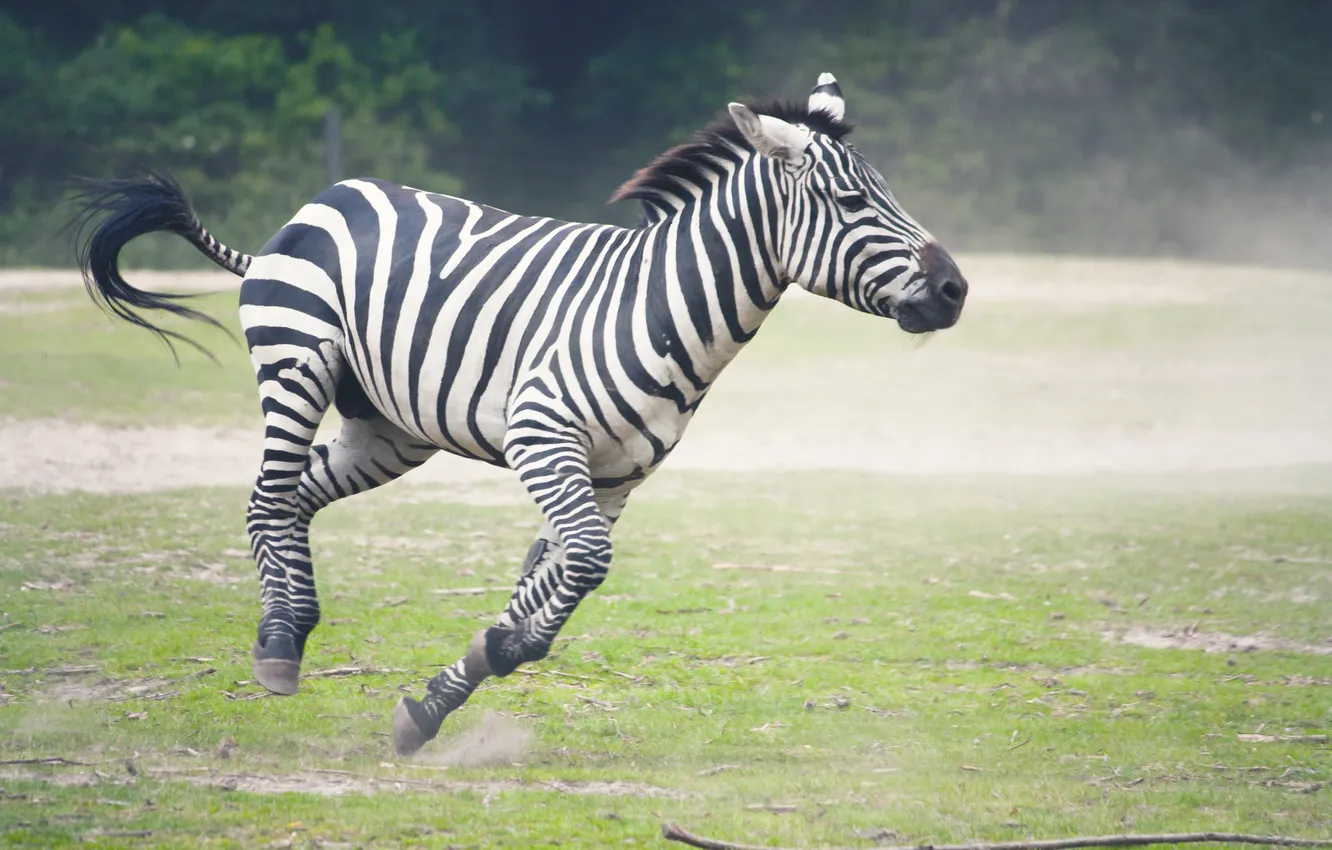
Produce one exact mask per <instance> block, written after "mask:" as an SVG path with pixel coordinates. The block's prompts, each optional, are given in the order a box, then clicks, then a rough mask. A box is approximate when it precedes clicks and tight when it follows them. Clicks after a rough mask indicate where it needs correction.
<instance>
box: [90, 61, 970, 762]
mask: <svg viewBox="0 0 1332 850" xmlns="http://www.w3.org/2000/svg"><path fill="white" fill-rule="evenodd" d="M845 108H846V106H845V100H844V98H843V95H842V91H841V88H840V86H839V85H838V83H837V81H836V79H835V78H834V77H833V76H832V75H831V74H823V75H821V76H820V77H819V78H818V83H817V85H816V86H815V88H814V89H813V91H812V92H811V94H810V95H809V98H808V101H807V103H805V104H799V103H793V102H782V101H779V100H747V101H745V102H743V103H741V102H736V103H731V104H729V106H728V107H727V109H726V111H725V112H722V113H719V115H718V117H717V118H716V119H715V120H714V121H713V122H712V123H710V124H709V125H708V126H707V127H706V128H704V129H703V130H701V131H699V132H698V133H696V134H695V135H694V136H693V138H692V140H691V141H689V142H687V143H685V144H682V145H680V146H677V147H674V148H672V149H670V150H668V151H666V152H665V153H663V154H661V155H660V156H658V157H657V158H656V159H655V160H653V161H652V162H651V163H650V164H649V165H648V166H647V167H645V168H643V169H641V170H639V171H638V172H637V173H636V174H635V175H633V177H632V178H631V179H630V180H629V181H628V182H626V183H625V184H624V185H623V186H621V187H620V188H619V190H618V191H617V192H616V193H615V194H614V195H613V196H612V198H611V201H612V202H614V201H621V200H637V201H640V202H641V203H642V208H643V218H642V221H641V223H640V225H639V226H637V227H632V228H624V227H616V226H611V225H605V224H586V223H576V222H565V221H558V220H554V219H548V218H535V217H528V216H522V215H515V214H512V213H509V212H505V211H503V210H500V209H496V208H494V207H490V206H486V205H484V204H480V203H476V202H473V201H469V200H465V199H461V198H455V197H450V196H445V195H439V194H434V193H431V192H428V191H424V190H420V189H415V188H412V187H406V186H399V185H395V184H392V183H388V182H385V181H382V180H378V179H372V178H364V179H352V180H345V181H342V182H340V183H337V184H335V185H333V186H331V187H329V188H327V189H325V190H324V191H323V192H321V193H320V194H318V195H317V196H315V198H314V199H313V200H312V201H310V202H309V203H308V204H306V205H305V206H304V207H302V208H301V209H300V210H299V211H298V212H297V213H296V215H295V216H294V217H293V218H292V219H291V220H290V222H288V223H287V224H286V225H285V226H283V227H282V228H281V229H280V230H279V231H278V232H277V233H276V234H275V235H274V236H273V237H272V238H270V239H269V241H268V243H267V244H265V245H264V246H263V248H262V249H261V250H260V251H259V252H258V253H257V254H255V255H249V254H245V253H242V252H239V251H234V250H232V249H230V248H228V247H226V246H225V245H223V244H222V243H220V242H219V241H218V240H217V239H216V238H215V237H214V236H213V235H212V234H210V233H209V232H208V231H207V230H206V229H205V228H204V227H203V225H202V224H201V223H200V221H199V218H198V216H197V215H196V213H195V211H194V209H193V207H192V206H191V205H190V202H189V200H188V198H187V197H186V195H185V192H184V190H183V189H182V188H181V187H180V186H179V185H178V184H177V183H176V182H174V180H172V179H171V178H170V177H169V176H166V175H163V174H160V173H157V172H147V173H146V175H145V176H142V177H137V178H131V179H127V180H118V181H102V182H100V183H96V184H94V186H93V187H92V188H90V190H89V193H88V194H87V195H86V196H85V198H84V206H83V208H82V211H81V213H80V215H81V216H83V218H82V223H83V224H84V225H90V224H91V219H92V218H93V217H95V216H98V215H102V214H105V215H104V216H103V217H102V220H101V222H100V223H99V224H97V225H96V227H95V228H93V229H92V231H91V233H90V234H89V235H86V236H85V235H84V232H83V231H84V229H85V228H81V229H80V234H79V238H78V242H77V247H78V254H79V262H80V267H81V269H82V271H83V275H84V280H85V283H86V287H87V289H88V291H89V294H90V295H91V296H92V297H93V299H94V300H95V301H97V302H98V303H100V304H101V305H102V306H103V307H104V308H105V309H108V310H109V311H111V312H112V313H114V314H115V315H118V316H120V317H122V318H125V319H128V320H129V321H131V322H134V323H136V324H138V325H140V326H142V327H144V328H146V329H148V330H151V331H153V332H155V333H157V334H158V335H159V336H161V337H162V339H163V340H164V341H165V342H166V343H167V344H168V345H169V346H170V345H171V344H172V342H173V341H183V342H186V343H190V344H194V343H193V341H191V340H190V339H189V338H188V337H184V336H180V335H178V334H177V333H175V332H173V331H170V330H168V329H165V328H162V327H160V326H158V325H155V324H154V323H152V322H151V321H149V320H148V319H146V318H144V317H143V315H142V314H141V313H140V312H139V311H140V310H144V309H159V310H165V311H168V312H171V313H175V314H177V315H181V316H186V317H189V318H194V319H202V320H204V321H208V322H212V323H213V324H217V322H216V320H214V319H212V318H211V317H208V316H206V315H203V314H201V313H199V312H197V311H195V310H193V309H191V308H189V307H188V306H186V305H185V304H184V303H182V302H181V301H180V299H181V298H183V297H184V296H182V295H178V294H173V293H155V292H148V291H144V290H140V289H137V288H135V287H133V286H131V285H130V284H128V283H127V282H126V281H125V280H124V278H123V277H122V275H121V273H120V270H119V267H118V261H117V257H118V254H119V252H120V250H121V249H122V248H123V247H124V245H125V244H126V243H128V242H129V241H130V240H131V239H134V238H135V237H138V236H140V235H142V234H145V233H149V232H153V231H165V232H170V233H174V234H177V235H179V236H182V237H184V238H185V239H187V240H189V241H190V242H191V243H193V244H194V246H195V247H196V248H198V249H199V250H200V251H201V252H202V253H203V254H204V255H206V256H207V257H208V258H209V259H211V260H212V261H213V262H214V263H216V264H217V265H219V266H221V267H222V268H224V269H226V270H228V271H230V272H232V273H234V274H236V275H239V276H241V277H243V281H242V283H241V286H240V296H239V302H240V324H241V327H242V328H243V331H244V336H245V343H246V345H247V346H248V348H249V352H250V358H251V362H252V365H253V367H254V371H255V375H256V378H257V381H258V384H259V396H260V402H261V408H262V411H263V418H264V442H263V457H262V461H261V464H260V468H259V474H258V478H257V480H256V483H255V486H254V491H253V494H252V495H251V496H250V499H249V502H248V505H247V510H246V527H247V532H248V535H249V539H250V544H251V550H252V554H253V556H254V560H255V564H256V567H257V570H258V574H259V579H260V599H261V616H260V619H259V625H258V631H257V636H256V639H255V641H254V644H253V647H252V656H253V657H252V660H253V669H254V677H255V679H256V680H257V681H258V682H259V683H260V684H262V685H263V687H265V688H266V689H268V690H269V691H271V692H273V693H276V694H283V695H291V694H295V693H296V692H297V689H298V678H299V673H300V667H301V662H302V660H303V658H304V654H305V649H306V642H307V640H308V638H309V636H310V634H311V633H312V632H313V630H314V628H315V626H316V625H317V624H318V622H319V618H320V608H319V602H318V599H317V597H316V593H315V582H314V570H313V566H312V563H311V559H310V546H309V528H310V522H311V520H312V519H313V518H314V516H315V514H317V513H318V512H319V511H320V510H321V509H322V508H324V507H326V506H328V505H329V504H331V503H333V502H334V501H337V500H339V499H342V498H345V497H347V496H350V495H354V494H356V493H363V492H366V491H368V490H371V489H373V488H375V487H379V486H381V485H383V484H386V483H388V482H389V481H392V480H394V479H396V478H398V477H399V476H401V475H403V474H405V473H407V472H409V471H410V470H412V469H414V468H416V467H418V466H420V465H421V464H423V463H425V462H426V460H427V459H429V458H430V457H431V456H432V455H434V454H435V453H437V452H440V451H444V452H449V453H452V454H455V455H461V456H463V457H466V458H473V459H476V460H479V461H482V462H484V463H488V464H492V465H494V466H498V467H507V468H509V469H511V470H513V471H515V472H516V473H517V475H518V478H519V480H520V482H521V484H522V485H523V487H524V488H525V489H526V491H527V492H528V494H529V495H530V496H531V498H532V499H533V501H535V503H536V504H537V506H538V507H539V508H540V510H541V512H542V515H543V517H544V524H543V525H542V526H541V528H540V530H539V532H538V533H537V536H536V539H535V540H534V542H533V543H532V545H531V547H530V549H529V550H528V552H527V555H526V557H525V558H524V561H523V564H522V567H521V572H520V576H519V578H518V580H517V585H516V587H515V589H514V590H513V593H512V596H511V597H510V599H509V601H508V603H507V605H506V606H505V608H504V610H503V611H502V612H501V613H500V614H499V616H498V617H497V618H496V619H495V620H494V622H493V624H492V625H490V626H488V627H486V628H483V629H481V630H479V631H477V632H476V633H475V634H474V635H473V636H472V638H471V641H470V643H469V644H468V646H467V649H466V652H465V654H464V655H463V656H462V657H461V658H460V659H458V660H457V661H456V662H455V663H454V664H452V665H451V666H449V667H447V668H445V669H443V670H442V671H441V672H440V673H439V674H438V675H436V676H434V677H433V678H431V679H430V680H429V681H428V683H427V685H426V688H425V693H424V695H423V696H422V698H421V699H420V700H417V699H415V698H412V697H404V698H402V699H401V700H400V702H399V703H398V704H397V705H396V707H395V709H394V712H393V721H392V723H393V743H394V748H395V750H396V751H397V752H398V753H399V754H402V755H408V754H411V753H414V752H416V751H417V750H419V749H420V748H421V747H422V746H424V745H425V744H426V743H427V742H428V741H430V740H431V739H433V738H434V737H435V736H436V735H437V734H438V732H439V729H440V727H441V724H442V723H443V721H444V718H445V717H446V716H448V715H449V714H450V713H451V712H453V711H455V710H456V709H458V708H459V707H461V706H462V705H463V704H464V703H465V702H466V701H467V699H468V698H469V697H470V696H471V694H472V692H473V691H474V690H475V689H476V687H477V686H478V685H479V684H480V683H481V682H482V681H483V680H485V679H486V678H487V677H490V676H499V677H503V676H507V675H509V674H510V673H512V672H513V671H514V670H515V669H516V668H517V667H518V666H519V665H520V664H526V663H531V662H535V661H539V660H540V659H542V658H543V657H545V656H546V654H547V652H548V651H549V650H550V648H551V644H552V642H553V640H554V639H555V636H556V634H557V633H558V632H559V631H560V629H561V627H562V626H563V625H564V624H565V623H566V622H567V621H568V619H569V617H570V615H571V614H572V613H573V612H574V609H575V608H576V607H577V605H578V603H579V602H580V601H581V600H582V599H583V598H584V597H585V596H586V595H587V594H588V593H590V592H591V591H593V590H594V589H596V588H597V587H598V586H599V585H600V584H601V583H602V581H603V580H604V579H605V578H606V575H607V571H608V570H609V568H610V564H611V554H612V548H611V537H610V532H611V529H612V527H613V526H614V525H615V523H616V521H617V520H618V519H619V517H620V515H621V513H622V512H623V510H624V507H625V504H626V501H627V499H628V497H629V494H630V493H631V492H632V491H633V490H634V488H636V487H637V486H638V485H640V484H642V483H643V481H644V480H645V479H646V478H647V477H648V476H649V475H650V474H651V473H652V472H653V471H654V470H655V469H657V468H658V467H659V466H660V465H661V463H662V462H663V461H664V460H665V459H666V457H667V456H668V455H669V454H670V453H671V450H672V449H673V448H674V447H675V446H676V444H677V443H678V442H679V440H680V438H681V436H682V434H683V433H684V430H685V427H686V426H687V425H688V424H689V421H690V419H691V418H692V417H693V415H694V413H695V412H696V411H697V410H698V407H699V405H700V404H701V403H702V401H703V399H704V398H705V397H706V396H707V393H708V390H709V389H710V388H711V387H712V385H713V383H714V381H715V380H716V379H717V377H718V375H719V374H720V373H721V371H722V369H723V368H725V366H726V365H727V364H728V363H729V362H730V361H731V360H732V359H733V358H734V357H735V356H736V354H737V353H738V352H739V351H740V349H741V348H743V347H744V345H745V344H746V343H747V342H749V341H750V340H751V339H753V337H754V335H755V334H756V333H757V332H758V330H759V327H760V326H761V324H762V323H763V320H764V319H765V318H766V317H767V316H768V314H769V313H770V312H771V310H772V309H773V308H774V307H776V306H777V303H778V301H779V300H780V298H781V296H782V294H783V293H784V292H785V291H786V289H787V288H788V287H789V286H790V285H792V284H795V285H796V286H799V287H801V288H803V289H805V290H808V291H810V292H813V293H815V294H818V295H821V296H824V297H827V298H830V299H833V300H836V301H840V302H842V303H843V304H846V305H848V306H849V307H852V308H854V309H856V310H859V311H861V312H864V313H869V314H872V315H876V316H881V317H885V318H890V319H893V320H895V321H896V323H897V325H898V327H899V328H901V329H902V330H904V331H906V332H908V333H912V334H921V333H927V332H931V331H936V330H940V329H944V328H949V327H952V326H953V325H954V324H955V323H956V322H957V321H958V318H959V317H960V315H961V311H962V307H963V304H964V302H965V300H966V296H967V288H968V287H967V282H966V279H965V278H964V277H963V276H962V274H961V272H960V271H959V269H958V267H957V265H956V263H954V261H953V260H952V258H951V257H950V256H949V255H948V252H947V251H945V250H944V249H943V247H942V246H940V245H939V243H938V242H937V240H935V239H934V237H933V236H931V235H930V234H929V233H928V232H927V231H926V230H925V229H924V228H923V227H921V225H919V224H918V223H917V222H916V221H915V220H914V219H912V218H911V216H909V215H908V214H907V213H906V212H905V211H904V210H903V208H902V207H901V206H900V205H899V203H898V202H897V200H896V199H895V197H894V196H893V194H892V192H891V191H890V189H889V187H888V185H887V183H886V182H885V181H884V178H883V177H882V176H881V175H880V174H879V172H878V171H876V170H875V169H874V168H873V167H872V166H871V165H870V164H869V162H868V161H867V160H866V158H865V157H864V156H863V155H862V154H861V153H860V152H859V151H857V150H856V149H855V147H853V146H852V145H851V143H850V142H849V141H848V133H849V132H850V125H849V124H848V123H847V122H846V119H845ZM172 351H173V352H174V351H175V349H174V347H172ZM330 407H336V408H337V410H338V412H339V413H340V414H341V418H342V425H341V431H340V432H339V433H338V434H337V436H336V437H334V438H333V439H331V440H329V441H328V442H326V443H321V444H318V445H316V444H315V432H316V429H317V428H318V426H319V422H320V420H321V418H322V417H323V416H324V414H325V413H326V412H327V411H328V409H329V408H330Z"/></svg>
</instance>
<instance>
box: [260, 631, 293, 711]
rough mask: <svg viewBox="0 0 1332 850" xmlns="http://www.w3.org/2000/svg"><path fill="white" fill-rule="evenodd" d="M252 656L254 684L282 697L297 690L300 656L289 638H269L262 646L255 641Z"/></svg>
mask: <svg viewBox="0 0 1332 850" xmlns="http://www.w3.org/2000/svg"><path fill="white" fill-rule="evenodd" d="M252 654H253V656H254V680H255V681H256V682H258V683H259V684H261V685H263V686H264V687H265V688H266V689H268V690H270V691H272V692H273V693H275V694H281V695H282V696H291V695H292V694H295V693H296V691H297V690H299V688H300V684H299V682H300V677H301V656H300V654H299V653H298V652H297V651H296V643H295V641H293V640H292V639H291V638H289V637H271V638H269V639H268V640H267V641H265V642H264V643H262V644H261V643H259V642H258V641H255V644H254V649H253V650H252Z"/></svg>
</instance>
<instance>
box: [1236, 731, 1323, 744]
mask: <svg viewBox="0 0 1332 850" xmlns="http://www.w3.org/2000/svg"><path fill="white" fill-rule="evenodd" d="M1235 740H1237V741H1242V742H1244V743H1246V744H1278V743H1280V744H1326V743H1327V736H1326V735H1258V734H1247V733H1244V732H1241V733H1239V734H1238V735H1236V736H1235Z"/></svg>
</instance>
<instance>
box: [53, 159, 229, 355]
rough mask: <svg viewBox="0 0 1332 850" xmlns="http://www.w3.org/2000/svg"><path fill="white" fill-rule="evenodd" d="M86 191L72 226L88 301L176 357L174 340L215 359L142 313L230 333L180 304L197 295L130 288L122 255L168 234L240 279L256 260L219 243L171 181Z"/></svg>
mask: <svg viewBox="0 0 1332 850" xmlns="http://www.w3.org/2000/svg"><path fill="white" fill-rule="evenodd" d="M81 185H82V186H83V187H84V191H83V193H82V194H80V195H79V196H78V198H77V200H78V201H79V202H81V203H82V208H81V209H80V211H79V213H78V214H77V215H76V216H75V217H74V220H73V221H72V222H71V224H72V225H74V227H75V228H76V237H75V251H76V255H77V257H78V262H79V269H80V271H82V273H83V284H84V288H86V289H87V290H88V295H89V296H91V297H92V299H93V301H94V302H96V303H97V304H98V306H100V307H101V308H102V309H103V310H105V311H106V312H108V313H110V314H111V315H113V316H116V317H118V318H121V319H124V320H125V321H127V322H130V323H131V324H135V325H138V326H139V327H141V328H145V329H147V330H149V331H152V332H153V333H155V334H157V336H158V337H159V338H161V339H162V341H163V342H165V343H166V344H167V347H168V348H170V349H171V353H172V355H173V356H174V355H175V353H176V348H175V345H173V344H172V340H177V341H180V342H183V343H185V344H187V345H189V346H191V347H193V348H195V349H197V350H198V351H200V352H202V353H203V354H205V355H207V356H208V357H209V358H212V357H213V355H212V354H211V353H210V352H209V351H208V350H207V349H206V348H204V347H203V346H201V345H199V344H198V343H197V342H195V341H194V340H192V339H190V338H189V337H186V336H184V335H183V334H180V333H178V332H176V331H172V330H168V329H166V328H163V327H160V326H158V325H156V324H154V323H152V322H151V321H149V320H148V319H145V318H144V317H143V316H141V315H140V314H139V313H138V312H137V310H163V311H165V312H168V313H171V314H173V315H176V316H180V317H182V318H186V319H193V320H196V321H200V322H205V323H207V324H210V325H212V326H213V327H216V328H222V329H223V330H226V329H225V328H223V326H222V325H221V323H219V322H218V321H217V320H216V319H214V318H213V317H211V316H208V315H206V314H204V313H200V312H199V311H198V310H194V309H191V308H190V307H186V306H185V305H184V304H182V303H180V302H181V301H183V300H184V299H186V298H191V297H194V295H192V294H188V293H178V292H146V291H144V290H142V289H138V288H136V287H133V286H131V285H130V284H128V283H127V282H126V281H125V278H124V277H122V276H121V274H120V252H121V250H122V249H123V248H124V247H125V246H126V245H127V244H129V242H130V241H131V240H133V239H136V238H137V237H139V236H143V235H144V234H145V233H158V232H165V233H174V234H176V235H178V236H183V237H185V238H186V239H188V240H189V241H190V243H191V244H192V245H194V247H196V248H198V249H199V250H200V251H201V252H202V253H203V255H204V256H205V257H207V258H208V259H210V260H212V261H213V262H214V263H217V264H218V265H219V266H221V267H222V268H224V269H226V270H227V271H229V272H231V273H232V274H235V275H244V274H245V271H246V270H247V269H248V268H249V267H250V262H251V261H252V260H253V259H254V258H253V257H251V256H250V255H249V254H244V253H242V252H240V251H234V250H232V249H231V248H228V247H227V246H226V245H223V244H222V243H221V242H219V241H218V240H217V239H215V238H214V237H213V235H212V234H211V233H209V232H208V231H207V229H205V228H204V226H203V225H202V224H201V223H200V222H199V217H198V215H196V214H195V212H194V207H193V206H192V205H191V204H190V201H189V198H188V197H186V195H185V191H184V190H183V189H182V188H181V187H180V184H178V183H176V181H175V180H173V179H172V178H171V177H169V176H167V175H164V174H158V173H154V172H150V173H148V174H147V175H146V176H144V177H140V178H134V179H129V180H86V181H82V183H81ZM103 214H105V218H103V219H102V220H101V221H100V222H99V223H98V224H97V225H96V226H95V227H93V228H92V229H91V231H90V232H89V231H88V227H89V225H90V224H91V223H92V220H93V219H94V218H96V217H98V216H101V215H103ZM228 335H230V332H229V331H228ZM214 359H215V358H214Z"/></svg>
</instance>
